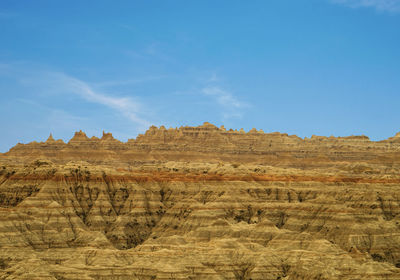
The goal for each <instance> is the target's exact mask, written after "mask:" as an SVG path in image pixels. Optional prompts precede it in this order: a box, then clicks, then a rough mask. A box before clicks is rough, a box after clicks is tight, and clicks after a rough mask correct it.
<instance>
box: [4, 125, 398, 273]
mask: <svg viewBox="0 0 400 280" xmlns="http://www.w3.org/2000/svg"><path fill="white" fill-rule="evenodd" d="M399 161H400V135H399V134H398V135H396V136H395V137H392V138H389V139H387V140H385V141H380V142H374V141H370V140H369V139H368V138H367V137H365V136H351V137H339V138H335V137H320V136H313V137H312V138H310V139H301V138H299V137H297V136H289V135H287V134H280V133H264V132H262V131H257V130H254V129H253V130H251V131H250V132H247V133H246V132H244V131H232V130H225V128H223V127H222V128H217V127H215V126H213V125H211V124H209V123H205V124H204V125H202V126H199V127H183V128H180V129H166V128H164V127H160V128H156V127H151V128H150V129H149V130H148V131H147V132H146V133H145V134H144V135H140V136H138V137H137V139H134V140H129V141H128V142H126V143H123V142H120V141H118V140H116V139H114V138H113V137H112V135H111V134H109V133H103V137H102V138H101V139H99V138H96V137H92V138H88V137H87V136H86V135H85V134H84V133H83V132H77V133H76V134H75V136H74V137H73V138H72V139H71V140H70V141H69V142H68V143H64V142H63V141H61V140H54V139H53V137H52V136H50V137H49V139H48V140H47V141H46V142H42V143H37V142H33V143H30V144H25V145H24V144H18V145H17V146H15V147H14V148H12V149H11V150H10V151H9V152H8V153H5V154H3V155H1V156H0V213H1V214H0V249H1V250H0V279H399V278H400V172H399V171H400V162H399Z"/></svg>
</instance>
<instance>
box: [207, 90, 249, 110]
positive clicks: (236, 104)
mask: <svg viewBox="0 0 400 280" xmlns="http://www.w3.org/2000/svg"><path fill="white" fill-rule="evenodd" d="M201 92H202V93H203V94H205V95H208V96H212V97H213V98H215V100H216V101H217V102H218V103H219V104H220V105H222V106H224V107H228V108H229V107H233V108H241V107H244V106H245V104H244V103H242V102H240V101H239V100H237V99H236V98H235V97H234V96H233V95H232V94H231V93H230V92H228V91H226V90H223V89H221V88H220V87H217V86H213V87H206V88H203V89H202V91H201Z"/></svg>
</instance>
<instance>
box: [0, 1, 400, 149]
mask: <svg viewBox="0 0 400 280" xmlns="http://www.w3.org/2000/svg"><path fill="white" fill-rule="evenodd" d="M399 109H400V0H269V1H267V0H258V1H257V0H252V1H236V0H229V1H223V0H220V1H214V0H213V1H207V0H202V1H194V0H193V1H192V0H190V1H188V0H182V1H174V0H168V1H166V0H159V1H152V0H142V1H134V0H132V1H103V0H96V1H71V0H68V1H54V0H47V1H42V0H35V1H23V0H21V1H15V0H1V1H0V117H1V130H2V135H1V138H0V151H3V152H5V151H7V150H8V149H9V148H10V147H11V146H13V145H14V144H16V143H17V142H22V143H26V142H29V141H33V140H38V141H44V140H46V138H47V136H48V135H49V133H50V132H52V133H53V135H54V137H55V138H57V139H58V138H62V139H64V140H69V139H70V138H71V137H72V136H73V133H74V131H76V130H80V129H82V130H84V131H85V132H87V134H88V135H89V136H92V135H95V136H100V135H101V133H102V131H103V130H105V131H107V132H112V133H113V134H114V136H115V137H117V138H119V139H121V140H127V139H128V138H134V137H136V135H137V134H138V133H141V132H143V131H144V130H145V129H146V128H147V127H148V126H149V125H151V124H155V125H158V126H159V125H165V126H167V127H169V126H172V127H176V126H181V125H199V124H201V123H203V122H204V121H209V122H212V123H214V124H216V125H218V126H220V125H222V124H223V125H225V127H227V128H234V129H240V128H244V129H245V130H250V129H251V128H253V127H255V128H258V129H263V130H264V131H266V132H272V131H280V132H286V133H289V134H297V135H299V136H301V137H304V136H311V135H312V134H317V135H326V136H330V135H334V136H346V135H351V134H365V135H367V136H369V137H371V139H373V140H380V139H384V138H387V137H390V136H393V135H394V134H395V133H396V132H398V131H400V110H399Z"/></svg>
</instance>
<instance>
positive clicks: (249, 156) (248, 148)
mask: <svg viewBox="0 0 400 280" xmlns="http://www.w3.org/2000/svg"><path fill="white" fill-rule="evenodd" d="M399 139H400V138H399V137H398V135H397V136H394V137H391V138H389V139H387V140H384V141H379V142H374V141H370V140H369V138H368V137H366V136H349V137H332V136H331V137H323V136H312V137H311V138H305V139H302V138H299V137H297V136H295V135H287V134H282V133H264V132H263V131H257V130H256V129H252V130H250V131H249V132H247V133H246V132H245V131H244V130H240V131H237V130H232V129H230V130H226V129H225V128H224V127H221V128H218V127H216V126H214V125H212V124H210V123H204V124H203V125H201V126H198V127H181V128H179V129H173V128H170V129H166V128H165V127H164V126H161V127H160V128H157V127H155V126H152V127H150V128H149V130H147V131H146V133H145V134H143V135H139V136H138V137H137V138H136V139H130V140H128V141H127V142H126V143H123V142H120V141H118V140H116V139H114V138H113V136H112V135H111V133H103V137H102V138H101V139H99V138H97V137H92V138H88V137H87V136H86V134H85V133H84V132H82V131H79V132H76V133H75V135H74V137H73V138H72V139H71V140H70V141H69V142H68V143H64V142H63V141H62V140H57V141H55V140H54V139H53V138H52V136H50V137H49V139H48V140H47V141H46V142H41V143H38V142H32V143H29V144H18V145H17V146H15V147H13V148H11V149H10V151H9V152H7V153H5V154H4V155H3V156H2V157H3V158H9V159H13V160H14V161H20V162H21V161H28V162H29V161H32V160H34V159H35V158H38V157H43V158H47V159H51V160H52V161H54V162H57V163H66V162H68V161H71V160H85V161H87V162H89V163H97V164H99V163H106V164H110V163H111V162H114V163H115V164H126V165H132V164H134V163H135V162H149V161H202V162H210V161H212V162H218V161H220V162H231V163H259V164H271V163H272V164H274V165H279V166H287V167H301V168H309V167H311V168H314V167H316V166H321V165H325V166H328V165H335V164H338V163H340V162H343V161H345V162H364V163H379V162H383V161H384V162H388V163H394V162H396V163H398V162H399V161H400V157H399V155H400V141H399Z"/></svg>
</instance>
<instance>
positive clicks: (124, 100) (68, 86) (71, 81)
mask: <svg viewBox="0 0 400 280" xmlns="http://www.w3.org/2000/svg"><path fill="white" fill-rule="evenodd" d="M48 75H49V76H50V77H51V80H52V81H53V83H54V82H56V83H57V84H58V86H61V87H62V88H63V91H66V92H69V93H74V94H76V95H78V96H80V97H81V98H83V99H85V100H86V101H88V102H90V103H96V104H101V105H103V106H106V107H108V108H111V109H113V110H114V111H117V112H118V113H121V114H122V115H124V116H125V117H127V118H128V119H129V120H130V121H132V122H134V123H136V124H139V125H140V126H142V127H148V126H149V125H150V122H148V121H147V120H144V119H143V118H141V117H139V116H138V114H139V113H140V110H141V105H140V104H139V103H138V102H135V101H134V100H132V98H129V97H115V96H111V95H107V94H105V93H102V92H98V91H96V90H95V89H94V88H93V87H91V86H90V85H89V84H88V83H85V82H84V81H81V80H79V79H77V78H74V77H71V76H68V75H66V74H63V73H49V74H48Z"/></svg>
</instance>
